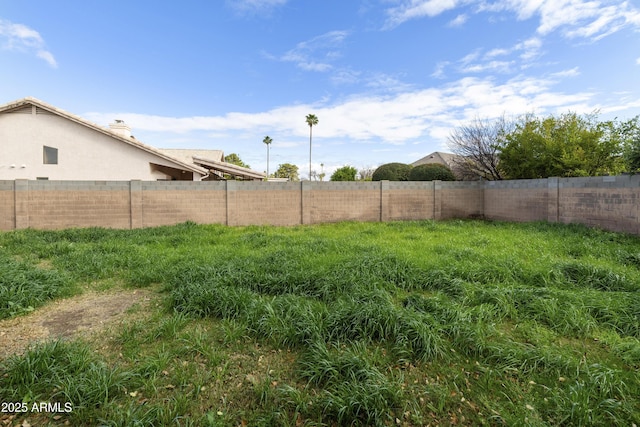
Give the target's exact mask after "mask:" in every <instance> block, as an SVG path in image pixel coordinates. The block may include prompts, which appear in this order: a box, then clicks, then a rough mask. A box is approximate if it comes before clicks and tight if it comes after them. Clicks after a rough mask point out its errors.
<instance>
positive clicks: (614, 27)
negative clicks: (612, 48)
mask: <svg viewBox="0 0 640 427" xmlns="http://www.w3.org/2000/svg"><path fill="white" fill-rule="evenodd" d="M477 10H478V11H486V12H501V11H510V12H514V13H515V14H516V16H517V17H518V19H519V20H527V19H531V18H533V17H534V16H537V17H538V19H539V20H540V23H539V25H538V29H537V32H538V33H539V34H541V35H546V34H549V33H552V32H554V31H559V32H560V34H562V35H563V36H565V37H568V38H587V39H593V40H597V39H600V38H602V37H605V36H607V35H609V34H612V33H614V32H616V31H619V30H620V29H621V28H623V27H625V26H635V27H640V10H638V9H637V8H636V7H634V6H633V5H632V4H631V3H630V2H629V1H620V0H588V1H585V0H498V1H495V2H492V3H480V4H479V7H478V9H477Z"/></svg>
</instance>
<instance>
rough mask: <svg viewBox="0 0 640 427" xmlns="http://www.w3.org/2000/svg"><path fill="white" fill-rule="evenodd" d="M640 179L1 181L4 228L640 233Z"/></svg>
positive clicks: (1, 224)
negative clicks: (558, 227) (461, 223)
mask: <svg viewBox="0 0 640 427" xmlns="http://www.w3.org/2000/svg"><path fill="white" fill-rule="evenodd" d="M639 205H640V176H612V177H592V178H548V179H536V180H513V181H476V182H468V181H457V182H446V181H428V182H390V181H380V182H309V181H302V182H255V181H216V182H213V181H210V182H194V181H28V180H15V181H0V230H15V229H22V228H29V227H30V228H35V229H60V228H70V227H109V228H141V227H153V226H159V225H171V224H177V223H180V222H185V221H194V222H196V223H201V224H216V223H217V224H226V225H230V226H241V225H285V226H286V225H298V224H317V223H325V222H337V221H397V220H422V219H434V220H440V219H449V218H486V219H495V220H503V221H539V220H543V221H549V222H562V223H573V222H576V223H583V224H587V225H590V226H594V227H600V228H604V229H608V230H612V231H621V232H627V233H633V234H640V209H639Z"/></svg>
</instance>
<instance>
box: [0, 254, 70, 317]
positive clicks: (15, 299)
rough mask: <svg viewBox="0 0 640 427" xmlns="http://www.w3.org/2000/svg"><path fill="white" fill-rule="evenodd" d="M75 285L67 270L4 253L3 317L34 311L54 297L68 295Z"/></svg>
mask: <svg viewBox="0 0 640 427" xmlns="http://www.w3.org/2000/svg"><path fill="white" fill-rule="evenodd" d="M71 286H72V285H71V282H70V280H69V279H68V278H67V277H66V275H65V274H64V273H61V272H59V271H57V270H50V269H44V268H38V267H34V266H32V265H31V264H28V263H26V262H19V261H16V260H14V259H12V258H10V257H7V256H3V255H2V254H0V319H5V318H8V317H12V316H16V315H19V314H23V313H26V312H29V311H33V310H34V309H35V308H36V307H39V306H41V305H43V304H44V303H45V302H47V301H49V300H51V299H54V298H59V297H61V296H65V295H68V294H69V293H70V291H71Z"/></svg>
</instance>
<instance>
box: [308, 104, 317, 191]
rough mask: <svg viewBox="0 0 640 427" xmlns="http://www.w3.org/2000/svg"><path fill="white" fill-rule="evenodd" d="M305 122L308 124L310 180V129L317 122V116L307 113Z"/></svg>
mask: <svg viewBox="0 0 640 427" xmlns="http://www.w3.org/2000/svg"><path fill="white" fill-rule="evenodd" d="M307 124H308V125H309V181H311V133H312V132H311V130H312V129H313V127H314V126H315V125H317V124H318V118H317V117H316V116H315V114H308V115H307Z"/></svg>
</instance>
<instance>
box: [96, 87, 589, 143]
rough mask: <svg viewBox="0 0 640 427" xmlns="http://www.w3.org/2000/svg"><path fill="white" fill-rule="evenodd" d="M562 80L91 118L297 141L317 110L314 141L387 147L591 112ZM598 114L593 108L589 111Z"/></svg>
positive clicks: (175, 130)
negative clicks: (484, 123) (259, 108)
mask: <svg viewBox="0 0 640 427" xmlns="http://www.w3.org/2000/svg"><path fill="white" fill-rule="evenodd" d="M556 84H557V81H556V80H552V79H540V78H522V77H518V78H514V79H511V80H509V81H507V82H505V83H501V84H499V83H496V82H495V81H494V80H493V79H491V78H479V77H466V78H463V79H461V80H458V81H456V82H454V83H451V84H447V85H444V86H442V87H438V88H428V89H422V90H413V91H405V92H401V93H397V94H393V95H386V96H383V95H380V96H371V95H359V96H355V97H352V98H349V99H344V100H341V101H339V102H333V103H328V102H324V103H320V104H300V105H291V106H283V107H278V108H274V109H271V110H269V111H265V112H262V113H256V114H249V113H239V112H234V113H228V114H226V115H224V116H212V117H183V118H178V117H161V116H154V115H145V114H131V113H118V114H104V113H89V114H86V115H85V116H86V117H88V118H89V119H90V120H92V121H95V122H97V123H104V124H106V123H109V122H111V121H112V120H113V118H114V117H119V118H121V119H123V120H125V121H126V122H127V123H128V124H129V125H130V126H131V127H132V129H133V130H134V132H135V131H136V130H137V129H139V130H143V131H151V132H164V133H190V132H202V131H205V132H209V133H216V134H221V135H224V138H225V139H227V140H228V139H230V138H233V137H232V135H238V134H243V135H256V136H255V137H256V138H257V137H258V136H260V135H263V134H265V133H266V134H269V135H270V136H272V137H273V138H274V139H275V140H278V141H293V140H295V139H296V138H300V141H304V138H305V137H306V136H307V135H308V126H306V123H305V122H304V117H305V116H306V115H307V114H309V113H313V114H316V115H317V116H318V118H319V119H320V123H319V125H318V131H317V132H314V136H315V137H316V138H318V140H319V142H320V141H322V140H344V139H347V140H351V141H353V142H356V143H357V142H361V143H366V142H374V141H375V142H382V143H385V144H390V145H398V144H399V145H403V144H408V143H412V142H415V141H416V140H419V139H421V138H424V137H425V136H427V135H428V136H431V137H434V138H441V137H442V132H441V131H442V130H443V129H451V128H452V127H453V126H456V125H457V124H458V123H460V122H461V121H466V120H471V119H473V118H474V117H476V116H482V117H497V116H500V115H502V114H503V113H505V112H507V113H508V114H520V113H525V112H530V111H534V110H535V111H538V112H557V111H563V110H565V109H566V108H568V106H571V107H572V108H574V109H575V108H576V106H580V105H583V106H585V107H584V108H586V110H585V111H588V110H589V109H588V108H587V107H588V106H589V104H590V102H591V100H592V99H593V94H591V93H586V92H583V93H574V94H566V93H562V92H559V91H556V90H554V89H553V86H554V85H556ZM591 109H593V108H591Z"/></svg>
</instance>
